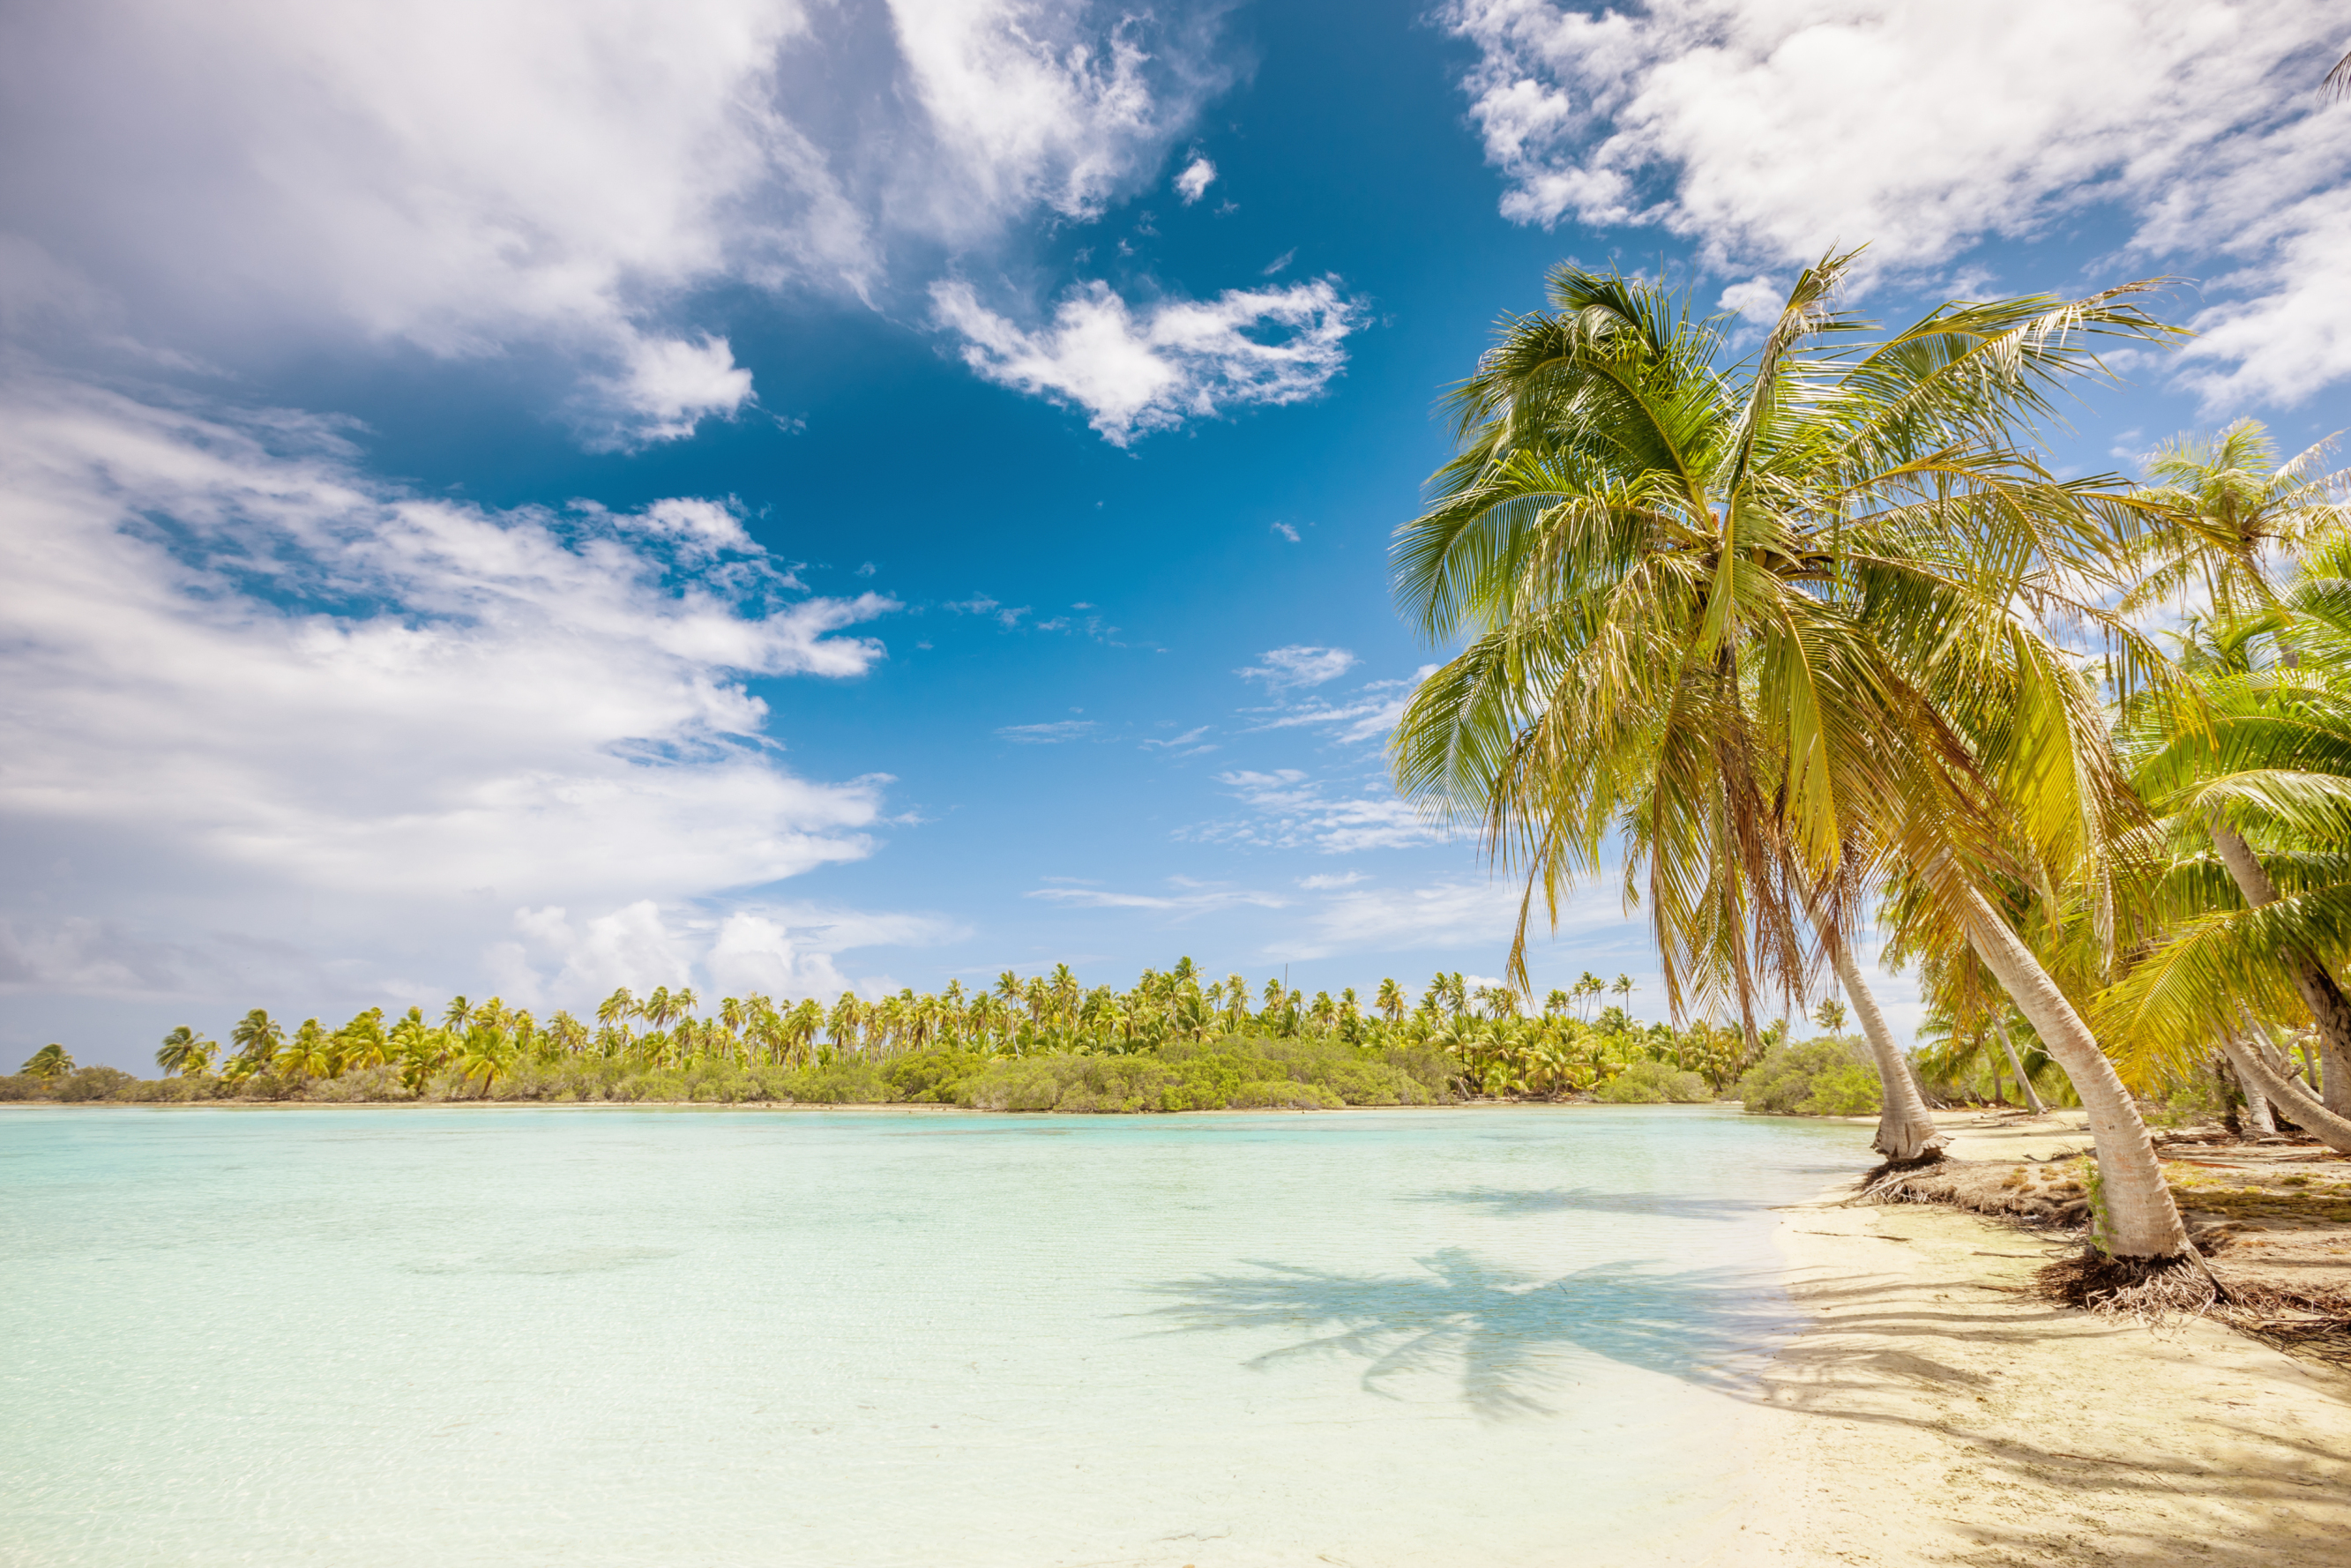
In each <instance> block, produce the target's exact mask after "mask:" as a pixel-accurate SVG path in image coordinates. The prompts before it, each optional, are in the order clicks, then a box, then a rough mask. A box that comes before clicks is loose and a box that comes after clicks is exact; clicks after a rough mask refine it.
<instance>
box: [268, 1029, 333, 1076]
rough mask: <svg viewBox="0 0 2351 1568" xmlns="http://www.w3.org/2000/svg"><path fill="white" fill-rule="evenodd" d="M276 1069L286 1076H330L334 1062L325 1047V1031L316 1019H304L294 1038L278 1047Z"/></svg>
mask: <svg viewBox="0 0 2351 1568" xmlns="http://www.w3.org/2000/svg"><path fill="white" fill-rule="evenodd" d="M276 1066H277V1071H279V1072H280V1073H281V1074H283V1075H284V1076H286V1077H287V1078H331V1077H332V1076H334V1071H335V1069H334V1064H333V1062H332V1061H330V1060H329V1053H328V1049H327V1031H326V1030H323V1029H321V1028H319V1020H318V1019H303V1020H302V1024H301V1027H300V1028H298V1029H297V1030H295V1031H294V1038H293V1039H292V1040H287V1042H286V1043H285V1045H284V1046H282V1047H281V1048H279V1050H278V1052H277V1062H276Z"/></svg>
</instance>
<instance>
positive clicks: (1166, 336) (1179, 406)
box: [931, 278, 1358, 446]
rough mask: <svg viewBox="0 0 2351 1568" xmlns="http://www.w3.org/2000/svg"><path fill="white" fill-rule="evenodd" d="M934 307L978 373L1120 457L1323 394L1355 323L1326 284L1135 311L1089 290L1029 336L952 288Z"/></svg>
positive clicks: (1234, 292)
mask: <svg viewBox="0 0 2351 1568" xmlns="http://www.w3.org/2000/svg"><path fill="white" fill-rule="evenodd" d="M931 307H932V315H933V318H934V319H935V321H936V323H937V324H938V325H939V326H940V327H941V328H943V329H946V330H949V331H952V332H954V333H956V334H957V335H958V336H960V337H961V338H962V339H963V340H964V348H963V360H964V362H965V363H966V364H967V365H968V366H970V367H971V369H972V370H973V371H976V372H977V373H978V374H979V375H981V376H983V377H985V378H986V379H987V380H988V381H991V382H996V383H998V385H1000V386H1008V387H1011V388H1014V389H1016V390H1018V391H1020V392H1029V393H1031V394H1033V395H1036V396H1039V397H1045V398H1050V399H1052V400H1053V401H1055V402H1064V403H1074V404H1076V405H1077V406H1078V407H1080V408H1082V409H1084V410H1085V411H1086V413H1087V416H1088V421H1089V423H1092V426H1093V428H1094V429H1095V430H1096V431H1098V432H1100V433H1101V434H1102V436H1103V437H1104V439H1106V440H1108V441H1110V442H1111V443H1112V444H1115V445H1119V446H1125V445H1128V444H1131V443H1132V442H1133V441H1134V439H1135V437H1137V436H1138V435H1142V434H1147V433H1148V432H1151V431H1155V430H1166V429H1170V428H1172V427H1174V426H1175V425H1177V424H1180V423H1183V422H1184V421H1185V420H1186V419H1188V418H1207V417H1212V416H1214V415H1217V414H1218V413H1224V412H1226V411H1228V410H1230V409H1234V408H1240V407H1246V406H1249V405H1252V404H1280V403H1292V402H1302V401H1304V400H1306V399H1308V398H1311V397H1314V396H1316V395H1318V394H1319V393H1320V392H1322V389H1323V387H1325V386H1326V385H1328V384H1329V382H1330V381H1331V378H1332V377H1333V376H1335V375H1337V374H1338V373H1339V372H1340V371H1341V370H1342V369H1343V368H1344V367H1345V365H1346V358H1347V357H1346V352H1345V349H1344V343H1345V340H1346V337H1347V334H1348V333H1349V332H1351V331H1353V329H1354V328H1355V326H1356V321H1357V315H1358V312H1357V309H1356V308H1355V306H1354V305H1353V303H1352V302H1351V301H1349V300H1346V299H1344V298H1341V296H1340V294H1339V291H1338V288H1337V287H1336V285H1335V284H1333V283H1332V280H1331V279H1329V278H1316V279H1314V280H1312V281H1311V282H1307V283H1296V284H1291V285H1290V286H1289V287H1282V288H1234V289H1228V290H1226V291H1225V292H1224V293H1222V294H1220V295H1218V296H1217V298H1214V299H1208V300H1192V299H1177V298H1169V299H1162V300H1158V301H1156V302H1155V303H1151V304H1147V305H1144V306H1143V307H1141V308H1136V307H1134V306H1132V305H1130V304H1129V303H1128V302H1127V301H1126V300H1125V299H1123V298H1121V297H1120V296H1119V295H1117V294H1115V293H1113V291H1112V289H1111V287H1110V285H1108V284H1107V283H1103V282H1101V281H1095V282H1092V283H1089V284H1086V285H1084V286H1083V287H1080V288H1078V289H1076V290H1074V291H1072V292H1071V293H1070V294H1068V295H1067V296H1065V297H1064V298H1062V300H1061V303H1060V304H1059V305H1058V306H1057V307H1055V308H1054V311H1053V317H1052V319H1051V321H1050V322H1049V323H1047V324H1044V325H1041V326H1040V327H1038V328H1036V329H1033V330H1032V329H1027V328H1024V327H1021V326H1020V325H1019V324H1018V323H1016V322H1014V321H1012V320H1010V319H1008V318H1006V317H1004V316H1000V315H998V314H997V313H996V312H995V311H994V310H991V309H989V308H987V306H985V305H983V304H981V303H980V300H979V296H978V294H977V292H976V291H975V290H974V289H973V287H972V286H971V285H970V284H968V283H966V282H963V281H961V280H959V279H957V280H949V281H946V282H941V283H937V284H935V285H933V286H932V288H931Z"/></svg>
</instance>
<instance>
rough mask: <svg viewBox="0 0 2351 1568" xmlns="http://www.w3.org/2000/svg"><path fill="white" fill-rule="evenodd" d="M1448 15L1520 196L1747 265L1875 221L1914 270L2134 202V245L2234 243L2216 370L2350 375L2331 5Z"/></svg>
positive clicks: (2246, 386) (2182, 250)
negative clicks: (2325, 85)
mask: <svg viewBox="0 0 2351 1568" xmlns="http://www.w3.org/2000/svg"><path fill="white" fill-rule="evenodd" d="M1443 15H1444V16H1445V18H1446V21H1447V25H1448V26H1450V27H1451V28H1452V29H1453V30H1454V31H1455V32H1456V33H1458V34H1459V35H1461V36H1462V37H1467V38H1468V39H1470V40H1471V41H1472V42H1474V43H1475V44H1476V45H1477V46H1478V48H1479V63H1478V64H1477V66H1476V67H1474V68H1472V70H1471V71H1470V73H1469V74H1468V78H1466V80H1465V82H1464V86H1465V88H1466V89H1467V90H1468V93H1469V95H1470V99H1471V110H1470V112H1471V115H1472V118H1473V119H1475V120H1476V121H1477V122H1478V124H1479V128H1480V130H1481V131H1482V132H1483V135H1484V138H1485V143H1486V152H1487V157H1488V159H1489V162H1492V163H1494V164H1496V165H1497V166H1498V167H1499V168H1500V169H1501V171H1502V172H1503V174H1504V176H1505V178H1506V179H1507V180H1508V182H1509V190H1508V192H1507V193H1506V194H1505V195H1504V197H1503V200H1502V211H1503V212H1504V213H1505V214H1507V215H1509V216H1510V217H1512V218H1515V219H1518V220H1520V221H1522V222H1529V223H1541V224H1545V225H1549V224H1552V223H1556V222H1558V221H1559V220H1560V219H1562V218H1565V217H1574V218H1576V219H1578V220H1580V221H1582V222H1583V223H1587V224H1595V225H1626V224H1644V225H1662V226H1663V227H1665V228H1667V229H1668V230H1670V231H1672V232H1674V233H1677V234H1680V235H1688V236H1691V237H1693V238H1695V239H1697V240H1698V241H1699V242H1700V244H1701V247H1702V250H1703V252H1704V253H1705V254H1706V256H1708V258H1709V260H1710V262H1711V263H1712V264H1713V265H1714V266H1716V267H1719V268H1721V269H1723V270H1726V271H1728V270H1731V269H1733V268H1740V267H1753V266H1755V265H1756V264H1758V263H1761V264H1764V265H1766V266H1773V265H1785V264H1787V263H1792V262H1802V261H1807V260H1810V259H1812V258H1813V257H1815V256H1819V255H1820V254H1821V253H1822V252H1823V251H1824V250H1825V249H1827V248H1828V247H1829V246H1832V245H1834V244H1839V243H1842V244H1847V245H1852V244H1858V243H1862V242H1869V243H1870V244H1871V245H1872V246H1873V249H1872V253H1871V254H1872V256H1873V257H1874V259H1875V261H1876V263H1877V264H1878V265H1881V266H1892V267H1899V268H1908V269H1912V270H1914V271H1915V270H1917V269H1921V268H1926V267H1933V266H1935V265H1938V264H1939V263H1942V262H1944V261H1947V260H1948V259H1949V258H1951V257H1953V256H1957V255H1959V254H1960V253H1961V252H1962V251H1964V250H1965V249H1967V248H1968V247H1969V246H1972V245H1974V244H1976V243H1978V242H1979V241H1981V240H1983V239H1986V238H1988V237H1995V236H2004V237H2022V236H2032V235H2040V234H2043V233H2044V232H2047V231H2048V230H2050V229H2051V228H2052V227H2053V225H2056V224H2057V223H2058V222H2059V221H2060V220H2063V219H2066V218H2069V217H2071V216H2073V215H2074V214H2081V213H2084V212H2086V211H2088V210H2089V209H2092V208H2094V207H2097V206H2101V205H2104V204H2119V205H2120V206H2121V207H2122V208H2123V209H2124V210H2125V211H2126V213H2127V214H2128V219H2127V221H2128V223H2129V224H2131V225H2134V226H2135V231H2136V232H2135V233H2134V234H2133V235H2132V237H2131V238H2130V239H2129V240H2128V242H2127V244H2126V249H2127V250H2128V251H2129V252H2130V253H2131V256H2130V259H2131V264H2132V265H2134V266H2146V267H2154V266H2158V265H2177V264H2178V263H2179V262H2180V261H2182V260H2187V261H2194V260H2196V259H2197V258H2199V257H2201V258H2213V257H2222V256H2235V257H2238V258H2240V264H2239V267H2238V270H2237V271H2236V272H2235V274H2234V275H2233V276H2231V277H2230V278H2228V279H2226V280H2224V281H2225V284H2226V287H2229V288H2231V289H2232V290H2235V291H2237V292H2239V293H2241V295H2242V296H2244V298H2240V299H2236V300H2232V301H2223V302H2221V303H2220V304H2219V305H2216V306H2215V307H2213V308H2212V309H2211V310H2210V311H2209V312H2208V313H2207V314H2206V315H2205V316H2204V317H2203V318H2201V319H2199V322H2198V325H2199V326H2202V327H2207V328H2210V329H2211V331H2210V335H2209V336H2208V338H2207V339H2206V340H2205V341H2204V342H2202V343H2201V344H2199V346H2198V348H2197V350H2195V352H2196V354H2197V355H2198V356H2199V358H2200V360H2201V361H2203V362H2202V363H2201V364H2199V365H2197V366H2196V367H2195V368H2194V369H2193V371H2191V373H2192V375H2193V376H2195V377H2196V378H2197V379H2198V381H2199V384H2200V385H2201V386H2202V387H2203V389H2204V390H2205V391H2206V392H2208V394H2210V395H2213V396H2216V397H2244V396H2258V397H2270V398H2279V399H2288V400H2291V399H2295V398H2300V397H2303V396H2306V395H2308V393H2309V392H2311V391H2313V390H2314V389H2315V388H2316V387H2318V386H2321V385H2324V384H2325V383H2327V382H2331V381H2333V380H2335V379H2336V378H2338V377H2340V376H2342V375H2344V374H2346V373H2351V330H2346V325H2351V324H2346V319H2345V317H2344V314H2343V312H2344V310H2345V308H2346V307H2344V306H2343V305H2342V304H2341V301H2340V298H2339V296H2340V293H2341V291H2340V290H2339V289H2338V288H2335V286H2334V284H2335V277H2336V274H2337V273H2338V272H2339V257H2340V256H2341V254H2342V250H2341V246H2342V243H2343V241H2344V239H2345V238H2346V220H2345V218H2344V215H2343V201H2342V198H2341V195H2340V186H2341V183H2342V181H2343V177H2344V174H2345V172H2346V170H2351V136H2346V134H2345V124H2346V114H2345V112H2344V111H2343V110H2320V109H2319V108H2318V107H2317V93H2316V90H2315V89H2316V82H2317V79H2318V76H2319V74H2320V73H2321V72H2323V71H2324V70H2325V67H2326V65H2327V64H2328V63H2329V62H2331V61H2332V60H2333V58H2334V57H2335V55H2336V54H2337V53H2339V51H2340V42H2341V40H2340V37H2339V35H2340V33H2341V30H2342V16H2341V15H2340V13H2339V11H2337V10H2335V9H2334V8H2330V7H2327V6H2322V5H2309V4H2307V3H2306V0H2166V3H2162V4H2152V5H2150V4H2145V3H2140V0H2074V3H2072V4H2068V5H2044V4H2040V3H2038V0H1974V3H1970V4H1967V5H1958V4H1917V3H1914V0H1650V3H1649V4H1648V5H1645V6H1643V7H1641V8H1639V9H1638V10H1632V9H1625V10H1615V9H1604V10H1599V11H1585V10H1580V9H1572V8H1570V7H1568V6H1567V5H1562V4H1557V3H1554V0H1453V3H1452V4H1450V5H1447V8H1446V10H1445V12H1444V13H1443ZM2085 61H2095V62H2096V65H2095V68H2092V69H2085V68H2084V62H2085ZM1754 288H1755V285H1753V284H1745V285H1738V286H1735V288H1734V290H1733V292H1734V293H1738V294H1739V295H1740V298H1737V299H1735V300H1734V299H1732V298H1729V296H1726V303H1727V304H1734V305H1737V306H1740V307H1741V308H1744V307H1745V306H1747V305H1750V304H1753V303H1756V302H1757V301H1756V298H1755V296H1754V294H1753V292H1752V291H1753V290H1754ZM1742 291H1743V292H1742ZM2312 312H2314V313H2315V315H2314V317H2313V315H2312V314H2311V313H2312ZM2313 319H2315V322H2316V327H2315V329H2311V327H2310V326H2309V325H2308V323H2309V322H2310V321H2311V320H2313Z"/></svg>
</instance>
